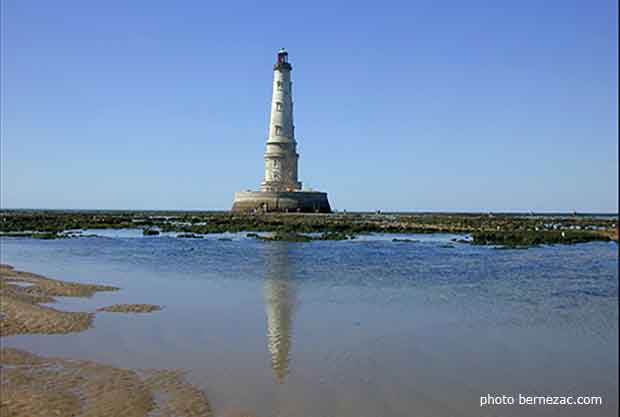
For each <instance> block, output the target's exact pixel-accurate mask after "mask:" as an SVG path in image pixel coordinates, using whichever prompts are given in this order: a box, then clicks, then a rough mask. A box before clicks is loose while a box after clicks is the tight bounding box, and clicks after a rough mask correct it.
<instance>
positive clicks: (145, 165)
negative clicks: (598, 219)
mask: <svg viewBox="0 0 620 417" xmlns="http://www.w3.org/2000/svg"><path fill="white" fill-rule="evenodd" d="M0 4H1V5H2V6H1V7H2V9H1V11H2V22H1V28H2V29H1V30H2V43H1V46H2V51H1V53H2V55H1V57H2V64H1V65H2V68H1V70H2V73H1V81H2V90H1V91H2V93H1V94H2V101H1V104H2V109H1V122H2V126H1V135H2V142H1V153H2V155H1V162H2V167H1V174H2V175H1V187H2V189H1V197H2V198H1V205H2V207H4V208H11V207H12V208H16V207H29V208H118V209H124V208H128V209H129V208H132V209H229V208H230V206H231V203H232V198H233V193H234V192H235V191H239V190H244V189H250V188H251V189H256V188H258V187H259V185H260V182H261V180H262V176H263V159H262V157H263V152H264V147H265V140H266V137H267V126H268V117H269V104H270V98H271V91H270V89H271V77H272V64H273V62H274V60H275V53H276V51H277V50H278V48H280V47H286V48H287V49H288V50H289V53H290V60H291V62H292V63H293V82H294V86H295V87H294V100H295V125H296V134H297V137H298V142H299V145H298V150H299V152H300V155H301V156H300V168H299V172H300V179H301V181H303V182H304V184H307V185H309V186H310V187H312V188H315V189H320V190H325V191H328V192H329V197H330V201H331V203H332V206H333V207H335V208H337V209H348V210H373V209H383V210H463V211H471V210H475V211H478V210H485V211H486V210H491V211H501V210H536V211H543V210H550V211H551V210H553V211H555V210H561V211H572V210H577V211H594V212H616V211H617V210H618V118H617V114H618V20H617V16H618V5H617V1H616V0H593V1H585V0H579V1H570V0H563V1H540V0H520V1H479V0H473V1H460V0H459V1H443V2H438V1H395V2H393V1H381V2H378V1H373V2H363V1H350V2H338V1H323V0H319V1H304V2H299V1H289V2H285V1H281V2H280V1H278V2H266V1H256V2H236V1H154V0H149V1H135V0H132V1H97V2H95V1H43V0H41V1H29V0H2V1H1V2H0ZM287 4H290V6H287Z"/></svg>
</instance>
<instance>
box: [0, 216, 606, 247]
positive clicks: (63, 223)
mask: <svg viewBox="0 0 620 417" xmlns="http://www.w3.org/2000/svg"><path fill="white" fill-rule="evenodd" d="M101 229H139V230H141V232H142V233H143V234H144V235H145V236H157V235H159V234H160V233H162V232H165V233H176V236H177V237H181V238H200V237H202V236H203V235H205V234H212V233H235V232H243V231H245V232H273V233H275V240H288V241H298V242H300V241H311V240H345V239H351V238H354V237H355V236H356V235H359V234H367V233H457V234H470V235H471V238H472V239H471V242H468V243H473V244H478V245H502V246H508V247H528V246H535V245H539V244H574V243H583V242H590V241H608V240H615V241H618V216H617V215H590V214H582V215H579V214H577V213H573V214H572V215H569V214H559V213H556V214H534V213H530V214H523V213H497V214H494V213H409V214H408V213H380V212H377V213H347V212H343V213H333V214H297V213H256V214H238V213H230V212H174V211H170V212H162V211H160V212H148V211H142V212H141V211H127V212H123V211H61V210H58V211H54V210H43V211H41V210H4V211H2V212H0V234H2V235H7V236H26V237H32V238H37V239H57V238H67V237H75V236H83V235H84V234H83V231H84V230H101ZM308 234H315V235H314V236H308ZM316 234H318V235H316ZM268 239H273V238H272V237H268Z"/></svg>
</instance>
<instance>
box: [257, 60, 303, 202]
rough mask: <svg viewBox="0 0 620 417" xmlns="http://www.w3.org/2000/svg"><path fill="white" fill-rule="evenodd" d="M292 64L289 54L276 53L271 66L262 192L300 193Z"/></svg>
mask: <svg viewBox="0 0 620 417" xmlns="http://www.w3.org/2000/svg"><path fill="white" fill-rule="evenodd" d="M292 70H293V67H292V65H291V64H290V63H289V62H288V52H286V50H285V49H284V48H282V49H280V50H279V51H278V58H277V61H276V63H275V64H274V66H273V94H272V96H271V117H270V118H269V136H268V137H267V151H266V152H265V180H264V181H263V182H262V184H261V191H276V192H277V191H299V190H301V182H299V181H298V180H297V161H298V159H299V155H298V154H297V142H296V141H295V125H294V124H293V83H292V81H291V71H292Z"/></svg>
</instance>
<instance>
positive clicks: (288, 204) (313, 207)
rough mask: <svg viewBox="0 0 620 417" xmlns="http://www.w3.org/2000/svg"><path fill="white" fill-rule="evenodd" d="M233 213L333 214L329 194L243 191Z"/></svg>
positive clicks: (236, 196)
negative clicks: (328, 198)
mask: <svg viewBox="0 0 620 417" xmlns="http://www.w3.org/2000/svg"><path fill="white" fill-rule="evenodd" d="M232 211H233V212H237V213H241V212H244V213H247V212H253V211H269V212H274V211H276V212H301V213H331V207H330V206H329V201H328V200H327V193H322V192H319V191H271V192H270V191H241V192H238V193H235V201H234V203H233V208H232Z"/></svg>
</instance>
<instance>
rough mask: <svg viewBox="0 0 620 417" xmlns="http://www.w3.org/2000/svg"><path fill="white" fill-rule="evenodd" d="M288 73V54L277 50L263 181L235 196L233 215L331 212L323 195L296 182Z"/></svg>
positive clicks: (291, 84) (290, 66)
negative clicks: (257, 187)
mask: <svg viewBox="0 0 620 417" xmlns="http://www.w3.org/2000/svg"><path fill="white" fill-rule="evenodd" d="M292 70H293V66H292V65H291V63H290V62H289V58H288V52H287V51H286V50H285V49H284V48H282V49H280V50H279V51H278V53H277V55H276V62H275V63H274V65H273V85H272V90H273V91H272V94H271V113H270V117H269V131H268V134H267V147H266V151H265V154H264V160H265V174H264V179H263V181H262V182H261V187H260V191H241V192H238V193H235V200H234V203H233V208H232V211H233V212H257V211H262V212H315V213H330V212H331V207H330V205H329V201H328V200H327V193H324V192H320V191H307V190H303V189H302V183H301V182H300V181H299V178H298V161H299V154H298V153H297V140H296V139H295V125H294V123H293V82H292V81H291V71H292Z"/></svg>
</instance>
